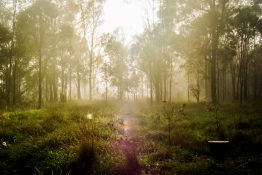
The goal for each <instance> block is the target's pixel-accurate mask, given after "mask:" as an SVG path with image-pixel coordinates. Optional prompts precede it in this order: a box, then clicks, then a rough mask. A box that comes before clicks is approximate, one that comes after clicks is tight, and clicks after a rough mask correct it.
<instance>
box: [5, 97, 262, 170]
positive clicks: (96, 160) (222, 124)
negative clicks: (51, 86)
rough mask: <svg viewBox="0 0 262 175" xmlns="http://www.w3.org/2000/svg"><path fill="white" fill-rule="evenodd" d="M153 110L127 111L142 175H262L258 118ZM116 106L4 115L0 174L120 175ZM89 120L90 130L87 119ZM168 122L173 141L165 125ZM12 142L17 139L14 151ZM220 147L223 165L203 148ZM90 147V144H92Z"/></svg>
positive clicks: (223, 110) (227, 110) (239, 111)
mask: <svg viewBox="0 0 262 175" xmlns="http://www.w3.org/2000/svg"><path fill="white" fill-rule="evenodd" d="M172 106H173V108H174V111H173V112H170V111H169V112H167V106H164V105H163V104H154V105H153V106H152V105H150V104H147V103H144V102H140V103H138V104H136V105H135V107H133V109H132V111H133V113H134V114H135V116H136V119H137V120H138V121H139V122H138V126H137V127H138V136H137V140H138V141H139V144H138V146H137V158H138V160H139V163H140V166H141V174H260V173H262V169H261V167H262V166H261V165H262V161H261V160H262V156H261V154H262V151H261V147H262V129H261V128H262V117H261V116H262V110H261V108H259V107H256V108H255V107H252V106H249V105H247V106H243V107H239V106H236V105H231V104H228V105H224V106H219V108H218V115H217V118H216V117H215V113H214V112H213V111H208V110H207V107H206V105H205V104H199V105H196V104H188V105H187V106H186V107H185V110H184V113H185V115H184V114H181V113H179V107H180V106H181V104H172ZM119 108H120V105H119V104H117V103H110V104H108V105H106V104H105V103H104V102H93V103H89V102H71V103H66V104H53V105H49V106H46V108H44V109H43V110H21V111H15V112H4V113H2V115H1V116H0V138H1V139H2V140H3V141H6V142H7V144H8V147H7V148H4V147H1V149H0V174H2V175H7V174H15V175H16V174H52V173H53V174H84V173H88V174H117V173H118V172H119V169H121V168H122V167H123V166H124V161H125V160H124V155H123V153H122V152H121V150H119V149H117V148H116V147H115V145H114V143H113V142H114V140H115V139H118V137H119V136H118V132H117V130H116V128H115V127H114V125H113V124H112V123H114V121H115V120H116V119H117V115H116V114H117V113H118V111H119ZM87 113H92V114H93V120H92V125H93V126H94V127H90V123H88V122H90V121H87V120H86V119H85V115H86V114H87ZM169 119H170V141H171V142H169V125H168V121H169ZM14 137H15V138H16V141H15V143H13V140H14ZM217 139H225V140H229V141H230V147H229V151H228V154H227V158H226V160H225V163H224V164H221V163H219V162H216V161H215V160H213V158H212V157H211V156H210V152H209V147H208V145H207V141H208V140H217ZM92 143H93V144H92Z"/></svg>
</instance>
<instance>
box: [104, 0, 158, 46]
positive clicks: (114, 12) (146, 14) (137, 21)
mask: <svg viewBox="0 0 262 175" xmlns="http://www.w3.org/2000/svg"><path fill="white" fill-rule="evenodd" d="M151 1H152V0H108V1H106V4H105V7H104V23H103V25H102V26H101V29H100V30H101V31H102V32H108V33H112V32H114V31H115V30H120V35H123V37H124V39H125V40H126V41H127V42H130V41H131V40H132V36H134V35H137V34H139V33H142V32H143V29H144V26H145V23H146V20H147V19H149V20H150V21H152V18H153V17H152V2H151ZM150 11H151V12H150Z"/></svg>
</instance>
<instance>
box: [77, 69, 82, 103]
mask: <svg viewBox="0 0 262 175" xmlns="http://www.w3.org/2000/svg"><path fill="white" fill-rule="evenodd" d="M77 99H78V100H81V77H80V73H79V71H77Z"/></svg>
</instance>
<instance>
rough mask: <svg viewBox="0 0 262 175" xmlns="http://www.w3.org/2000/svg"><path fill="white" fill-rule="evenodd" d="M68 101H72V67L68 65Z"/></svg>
mask: <svg viewBox="0 0 262 175" xmlns="http://www.w3.org/2000/svg"><path fill="white" fill-rule="evenodd" d="M69 99H70V100H72V65H71V63H70V65H69Z"/></svg>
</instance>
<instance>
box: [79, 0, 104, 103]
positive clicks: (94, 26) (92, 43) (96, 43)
mask: <svg viewBox="0 0 262 175" xmlns="http://www.w3.org/2000/svg"><path fill="white" fill-rule="evenodd" d="M104 2H105V0H81V1H80V2H79V4H78V5H79V8H80V16H81V28H82V33H83V38H84V40H86V47H87V53H88V58H89V63H88V68H89V70H88V71H89V74H88V80H89V100H92V96H93V89H94V87H93V86H94V84H93V82H95V79H96V77H95V74H94V71H95V70H94V67H95V64H96V63H97V58H98V56H97V54H98V53H97V49H98V47H100V39H99V38H100V36H99V34H98V27H99V26H100V25H101V24H102V12H103V6H104Z"/></svg>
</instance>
